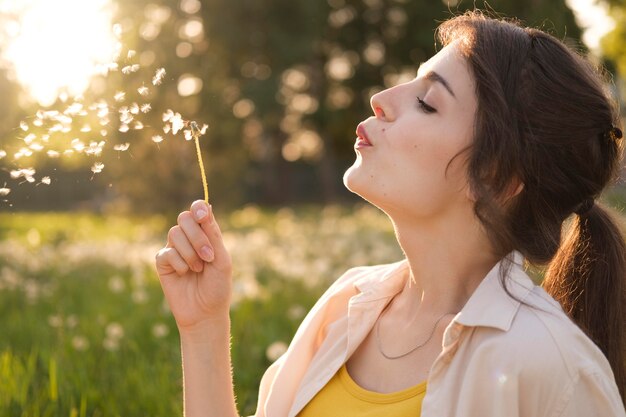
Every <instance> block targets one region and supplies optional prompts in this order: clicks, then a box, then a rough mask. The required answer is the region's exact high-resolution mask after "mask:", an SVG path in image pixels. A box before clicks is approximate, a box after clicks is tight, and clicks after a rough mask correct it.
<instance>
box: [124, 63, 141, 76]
mask: <svg viewBox="0 0 626 417" xmlns="http://www.w3.org/2000/svg"><path fill="white" fill-rule="evenodd" d="M138 70H139V64H133V65H127V66H125V67H124V68H122V74H126V75H128V74H130V73H132V72H137V71H138Z"/></svg>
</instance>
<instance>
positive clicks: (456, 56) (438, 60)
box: [417, 41, 474, 99]
mask: <svg viewBox="0 0 626 417" xmlns="http://www.w3.org/2000/svg"><path fill="white" fill-rule="evenodd" d="M429 72H436V73H437V74H439V75H440V76H441V77H442V78H444V79H445V80H446V81H447V82H448V84H449V85H450V87H451V89H452V90H453V91H454V93H455V95H456V96H457V97H463V98H464V99H468V98H470V97H473V96H474V77H473V75H472V73H471V72H470V69H469V66H468V63H467V60H466V59H465V58H464V57H463V55H462V54H461V52H460V49H459V43H458V41H454V42H451V43H450V44H448V45H446V46H445V47H444V48H442V49H441V50H440V51H439V52H437V53H436V54H435V55H433V56H432V57H431V58H430V59H429V60H428V61H426V62H424V63H423V64H422V65H420V68H419V70H418V72H417V76H418V77H423V76H424V75H425V74H427V73H429Z"/></svg>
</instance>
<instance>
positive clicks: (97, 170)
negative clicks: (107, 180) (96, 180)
mask: <svg viewBox="0 0 626 417" xmlns="http://www.w3.org/2000/svg"><path fill="white" fill-rule="evenodd" d="M103 169H104V164H103V163H102V162H96V163H95V164H93V166H92V167H91V172H93V173H94V174H99V173H100V172H102V170H103Z"/></svg>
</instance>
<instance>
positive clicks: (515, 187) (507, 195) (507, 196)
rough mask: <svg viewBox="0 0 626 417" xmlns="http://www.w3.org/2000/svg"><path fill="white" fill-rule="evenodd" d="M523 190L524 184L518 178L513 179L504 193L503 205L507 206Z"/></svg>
mask: <svg viewBox="0 0 626 417" xmlns="http://www.w3.org/2000/svg"><path fill="white" fill-rule="evenodd" d="M523 189H524V183H523V182H522V181H521V180H520V179H519V178H517V177H516V178H514V179H513V180H512V181H511V183H510V184H509V186H508V187H507V188H506V190H505V192H504V196H503V198H504V201H503V202H504V204H508V203H509V201H511V200H512V199H513V198H515V197H516V196H517V195H518V194H519V193H521V192H522V190H523Z"/></svg>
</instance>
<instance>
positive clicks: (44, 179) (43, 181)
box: [41, 177, 50, 185]
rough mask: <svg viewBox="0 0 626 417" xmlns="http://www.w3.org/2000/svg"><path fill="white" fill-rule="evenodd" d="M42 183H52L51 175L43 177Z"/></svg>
mask: <svg viewBox="0 0 626 417" xmlns="http://www.w3.org/2000/svg"><path fill="white" fill-rule="evenodd" d="M41 183H42V184H46V185H50V177H43V178H42V179H41Z"/></svg>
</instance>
